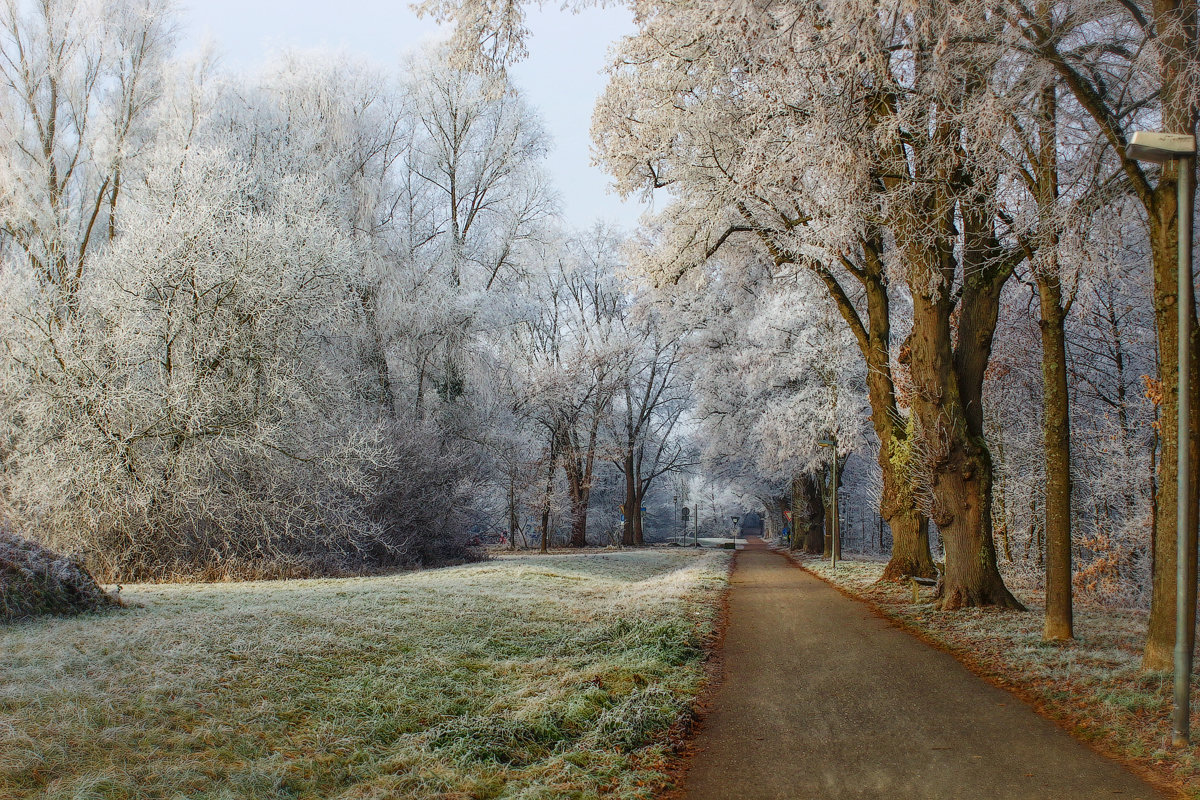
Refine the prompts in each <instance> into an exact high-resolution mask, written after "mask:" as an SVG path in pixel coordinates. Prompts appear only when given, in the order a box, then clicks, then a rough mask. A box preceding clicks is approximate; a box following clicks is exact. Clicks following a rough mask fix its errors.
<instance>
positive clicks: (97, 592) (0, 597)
mask: <svg viewBox="0 0 1200 800" xmlns="http://www.w3.org/2000/svg"><path fill="white" fill-rule="evenodd" d="M119 605H121V602H120V601H119V600H117V599H116V598H115V597H113V596H112V595H110V594H109V593H108V592H106V591H104V590H103V589H101V588H100V586H99V585H98V584H97V583H96V581H95V579H93V578H92V576H91V575H90V574H88V571H87V570H86V569H84V568H83V566H82V565H81V564H80V563H79V562H78V561H76V560H75V559H73V558H68V557H67V556H63V555H60V554H58V553H55V552H54V551H53V550H47V549H46V548H45V547H42V546H41V545H38V544H35V543H33V542H31V541H29V540H28V539H24V538H22V537H20V536H17V535H16V534H14V533H9V532H8V531H6V530H4V529H3V528H0V622H11V621H13V620H18V619H25V618H27V617H34V616H38V615H41V614H78V613H80V612H83V611H100V610H102V609H106V608H115V607H116V606H119Z"/></svg>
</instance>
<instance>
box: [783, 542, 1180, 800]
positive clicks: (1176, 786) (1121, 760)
mask: <svg viewBox="0 0 1200 800" xmlns="http://www.w3.org/2000/svg"><path fill="white" fill-rule="evenodd" d="M770 549H771V551H772V552H774V553H777V554H778V555H780V556H782V557H783V559H784V560H785V561H787V562H788V563H789V564H791V565H792V566H794V567H796V568H797V569H799V570H801V571H802V572H804V573H806V574H808V575H811V576H812V577H814V578H816V579H817V580H819V581H820V582H821V583H824V584H825V585H827V586H829V587H830V588H831V589H833V590H835V591H836V592H838V593H839V594H841V595H842V596H844V597H846V598H847V599H849V600H853V601H855V602H858V603H862V604H863V605H864V606H866V607H867V608H868V609H869V610H870V611H871V613H872V614H874V615H875V616H877V617H879V618H880V619H882V620H884V621H885V622H887V623H888V624H889V625H891V626H892V627H894V628H896V629H897V630H899V631H901V632H903V633H905V634H907V635H909V636H911V637H913V638H914V639H916V640H917V641H919V642H921V643H922V644H925V645H928V646H929V647H932V648H933V649H934V650H938V651H940V652H942V653H945V654H946V655H948V656H950V657H951V658H953V659H954V660H955V661H957V662H958V663H959V664H961V665H962V666H963V667H964V668H965V669H966V670H967V671H968V672H970V673H971V674H972V675H974V676H975V677H977V678H979V679H980V680H981V681H983V682H984V683H986V684H988V685H989V686H992V687H995V688H996V689H1000V690H1001V691H1003V692H1007V693H1008V694H1010V695H1012V696H1013V697H1014V698H1015V699H1017V700H1019V701H1020V702H1021V703H1024V704H1025V705H1026V706H1028V707H1029V708H1030V709H1032V710H1033V712H1034V713H1035V714H1037V715H1038V716H1039V717H1041V718H1042V719H1045V720H1047V721H1048V722H1051V723H1053V724H1054V725H1055V726H1056V727H1057V728H1059V729H1060V730H1062V731H1063V732H1064V733H1066V734H1067V735H1068V736H1070V737H1071V738H1072V739H1074V740H1075V741H1077V742H1079V743H1080V744H1082V745H1083V746H1084V747H1087V748H1088V749H1089V750H1091V751H1092V752H1094V753H1096V754H1097V755H1099V756H1102V757H1104V758H1106V759H1108V760H1109V761H1113V762H1116V763H1117V764H1120V765H1121V766H1122V767H1124V768H1125V769H1126V770H1128V771H1129V772H1130V773H1132V774H1133V775H1135V776H1136V777H1138V778H1140V779H1141V780H1143V781H1145V782H1146V783H1148V784H1150V785H1151V786H1152V787H1154V788H1155V789H1156V790H1158V791H1159V792H1163V793H1164V794H1167V795H1168V796H1170V797H1173V798H1176V800H1192V798H1193V795H1190V794H1188V793H1187V791H1186V789H1185V787H1184V786H1183V785H1181V784H1180V783H1178V782H1177V781H1171V780H1167V779H1166V778H1164V777H1163V776H1162V775H1160V774H1159V773H1158V772H1156V771H1154V770H1153V769H1151V768H1150V767H1147V766H1145V765H1143V764H1141V763H1139V762H1136V761H1130V760H1129V759H1128V758H1126V757H1125V756H1123V755H1121V754H1120V753H1118V752H1116V751H1115V750H1113V749H1111V748H1110V747H1108V746H1106V743H1104V742H1097V741H1089V740H1087V739H1084V738H1083V737H1081V736H1080V735H1079V728H1078V726H1077V725H1076V724H1075V722H1074V720H1073V719H1071V718H1070V717H1068V716H1065V715H1060V714H1055V713H1053V712H1052V710H1051V709H1050V707H1049V705H1048V704H1047V703H1046V702H1045V701H1044V700H1042V699H1041V698H1038V697H1035V696H1034V695H1033V694H1032V693H1030V692H1028V691H1027V690H1024V689H1023V688H1022V687H1021V686H1020V685H1019V684H1014V683H1011V682H1009V681H1005V680H1003V679H1002V678H1001V677H1000V676H997V675H995V674H993V673H991V672H989V671H987V670H985V669H984V668H983V667H982V665H981V664H980V662H979V660H978V659H975V658H973V657H972V656H971V653H970V651H968V650H965V649H958V648H955V647H953V646H951V645H949V644H947V643H945V642H941V641H939V640H937V639H935V638H934V637H933V636H931V635H930V634H929V633H927V632H926V631H924V630H923V629H922V628H920V627H918V626H916V625H914V624H912V623H911V622H909V621H908V620H906V619H904V618H903V617H898V616H896V615H894V614H892V613H891V612H890V611H889V610H888V609H887V607H886V606H881V605H880V604H879V603H876V602H875V601H874V600H872V599H871V598H869V597H863V596H861V595H857V594H855V593H853V592H851V591H850V590H849V589H846V588H844V587H842V586H840V585H838V584H836V583H834V582H833V581H831V580H829V579H828V578H826V577H825V576H824V575H821V574H820V573H818V572H814V571H813V570H811V569H809V568H808V567H806V566H805V565H804V563H803V562H802V561H800V560H799V559H798V558H796V557H795V556H794V555H792V554H791V553H789V552H787V551H785V550H782V549H780V548H777V547H771V548H770Z"/></svg>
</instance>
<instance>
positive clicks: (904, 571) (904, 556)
mask: <svg viewBox="0 0 1200 800" xmlns="http://www.w3.org/2000/svg"><path fill="white" fill-rule="evenodd" d="M885 519H887V518H886V517H885ZM887 523H888V525H889V526H890V527H891V529H892V557H891V558H889V559H888V563H887V566H886V567H884V569H883V576H882V577H881V578H880V580H883V581H900V580H906V579H907V577H908V576H914V577H918V578H936V577H937V567H935V566H934V564H933V556H932V555H931V554H930V552H929V525H928V523H927V522H926V521H925V520H923V519H921V515H920V514H919V513H918V512H916V511H915V510H911V509H906V510H905V511H904V512H903V513H896V514H893V515H892V517H891V518H890V519H887Z"/></svg>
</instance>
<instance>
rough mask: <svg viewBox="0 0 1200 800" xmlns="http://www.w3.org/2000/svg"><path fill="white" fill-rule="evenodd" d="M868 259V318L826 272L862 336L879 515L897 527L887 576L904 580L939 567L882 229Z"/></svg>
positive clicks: (862, 272)
mask: <svg viewBox="0 0 1200 800" xmlns="http://www.w3.org/2000/svg"><path fill="white" fill-rule="evenodd" d="M861 245H862V253H863V263H862V265H861V268H860V269H858V270H856V271H855V272H854V273H853V274H854V276H855V277H856V278H857V279H858V280H859V282H860V283H862V286H863V290H864V294H865V296H866V304H867V317H866V320H865V321H864V320H863V319H862V317H861V316H860V315H859V313H858V308H857V306H856V305H855V304H854V303H853V302H852V301H851V300H850V298H849V297H848V296H847V295H846V294H845V293H844V292H843V291H842V290H841V287H840V285H839V284H838V283H837V282H836V281H835V280H834V279H833V276H832V275H830V274H828V273H821V274H820V275H819V277H821V278H822V280H824V282H825V284H826V286H827V287H828V289H829V292H830V295H831V296H832V297H833V299H834V302H835V303H836V304H837V307H838V311H839V312H840V313H841V315H842V317H843V319H845V320H846V324H847V325H849V326H850V330H851V332H853V333H854V335H855V338H856V340H857V342H858V346H859V350H860V351H861V352H862V355H863V359H864V360H865V361H866V363H867V398H868V400H869V402H870V406H871V424H872V425H873V426H874V428H875V435H876V436H877V437H878V438H879V442H880V447H879V469H880V471H881V473H882V477H883V492H882V493H881V495H880V498H879V516H881V517H882V518H883V519H885V520H887V522H888V525H889V526H890V527H891V530H892V557H891V560H889V562H888V565H887V567H886V568H885V570H884V574H883V580H899V579H900V578H902V577H903V576H905V575H916V576H918V577H924V578H933V577H936V575H937V569H936V568H935V567H934V565H933V557H932V556H931V555H930V553H929V536H928V534H926V535H924V536H922V535H921V533H920V531H921V525H920V512H919V511H918V509H917V504H916V498H915V493H914V491H913V490H914V486H913V478H912V474H911V470H910V461H911V457H912V453H911V431H910V430H909V429H908V427H907V425H906V422H905V420H904V418H903V417H902V416H901V415H900V409H899V408H898V407H897V403H896V385H895V381H894V378H893V375H892V353H891V301H890V299H889V297H888V288H887V270H886V265H885V263H884V259H883V237H882V236H881V235H879V234H876V235H874V236H869V237H866V238H864V239H863V240H862V242H861Z"/></svg>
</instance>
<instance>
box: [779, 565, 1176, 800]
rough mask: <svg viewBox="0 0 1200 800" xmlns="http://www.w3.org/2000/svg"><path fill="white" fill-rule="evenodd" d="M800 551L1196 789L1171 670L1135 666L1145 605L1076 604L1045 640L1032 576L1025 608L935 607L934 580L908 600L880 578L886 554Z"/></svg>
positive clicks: (839, 580) (1145, 763)
mask: <svg viewBox="0 0 1200 800" xmlns="http://www.w3.org/2000/svg"><path fill="white" fill-rule="evenodd" d="M799 560H800V561H801V562H802V563H803V564H804V566H805V567H806V568H808V569H809V570H811V571H813V572H815V573H817V574H818V575H820V576H821V577H823V578H825V579H826V580H829V581H832V582H833V583H836V584H837V585H839V586H841V587H842V588H843V589H846V590H847V591H849V592H850V593H851V594H854V595H857V596H859V597H865V598H868V599H870V600H871V601H873V602H874V603H876V604H877V605H878V606H879V607H880V608H881V609H882V610H883V611H884V612H885V613H887V614H889V615H890V616H893V617H895V618H897V619H899V620H902V621H904V622H906V623H907V624H909V625H912V626H914V627H916V628H917V629H919V630H921V631H923V632H924V633H926V634H927V635H928V636H930V638H932V639H933V640H934V641H937V642H939V643H941V644H942V645H943V646H945V647H947V648H948V649H950V650H952V651H955V652H958V653H959V654H961V655H963V656H964V657H966V658H967V660H968V661H969V662H970V663H971V664H972V666H973V667H975V668H977V669H978V670H980V671H981V672H983V673H984V674H985V675H986V676H987V677H989V678H992V679H994V680H997V681H998V682H1000V683H1003V684H1006V685H1010V686H1013V687H1014V688H1017V689H1019V690H1022V691H1024V692H1027V693H1029V694H1031V695H1032V696H1033V697H1035V698H1036V699H1037V700H1039V701H1040V702H1041V703H1043V704H1044V707H1045V709H1046V710H1047V712H1048V713H1050V714H1051V715H1053V716H1055V717H1056V718H1059V719H1061V720H1063V721H1064V722H1066V723H1067V724H1069V725H1071V727H1072V728H1073V730H1074V731H1075V733H1076V735H1078V736H1080V737H1082V738H1084V739H1086V740H1088V741H1092V742H1094V743H1096V744H1098V745H1101V746H1102V747H1103V748H1104V749H1106V750H1109V751H1111V752H1112V753H1113V754H1114V755H1118V756H1120V757H1122V758H1124V759H1127V760H1130V761H1132V762H1134V763H1137V764H1139V765H1140V766H1142V767H1143V768H1145V769H1148V770H1151V771H1153V772H1155V773H1157V774H1159V775H1160V776H1162V777H1163V778H1164V779H1166V780H1169V781H1172V782H1176V783H1178V784H1180V785H1181V786H1182V787H1183V788H1184V790H1185V792H1186V793H1187V794H1188V796H1191V797H1200V758H1198V754H1197V750H1196V748H1195V747H1192V748H1189V749H1187V750H1184V751H1178V750H1174V749H1172V748H1170V747H1169V742H1170V739H1171V730H1170V712H1171V676H1170V673H1162V672H1152V673H1143V672H1142V671H1141V653H1142V647H1143V646H1144V644H1145V638H1146V612H1145V611H1141V610H1137V609H1113V608H1108V607H1104V606H1099V605H1089V604H1083V603H1081V604H1077V606H1076V610H1075V634H1076V637H1077V638H1076V641H1074V642H1072V643H1069V644H1048V643H1046V642H1043V641H1042V619H1043V614H1044V610H1045V606H1044V605H1043V603H1044V597H1043V594H1042V592H1041V591H1040V590H1038V589H1036V588H1034V587H1032V586H1028V585H1024V586H1020V587H1016V588H1015V591H1016V592H1017V594H1018V596H1019V597H1020V599H1021V601H1022V602H1023V603H1025V605H1026V606H1028V608H1029V612H1028V613H1014V612H1009V611H997V610H994V609H964V610H962V611H956V612H952V613H949V614H946V613H942V612H939V611H936V610H935V609H934V607H933V589H931V588H924V587H921V588H919V590H918V602H917V603H913V602H912V589H911V587H910V586H899V585H897V584H880V583H877V581H878V580H879V577H880V576H881V575H882V574H883V568H884V563H883V562H876V561H842V562H840V563H839V564H838V567H837V570H836V572H835V571H834V570H833V568H832V567H830V565H829V563H828V562H827V561H824V560H821V559H814V558H801V559H799ZM1193 682H1194V685H1195V687H1196V688H1194V689H1193V691H1196V689H1200V678H1193ZM1192 725H1193V728H1194V729H1197V730H1200V728H1197V727H1196V726H1200V714H1193V717H1192Z"/></svg>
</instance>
